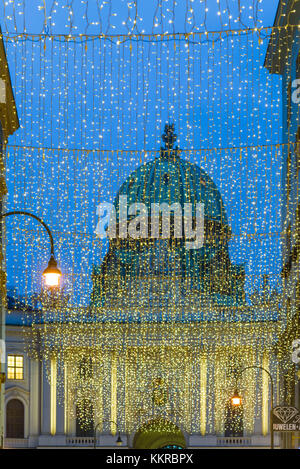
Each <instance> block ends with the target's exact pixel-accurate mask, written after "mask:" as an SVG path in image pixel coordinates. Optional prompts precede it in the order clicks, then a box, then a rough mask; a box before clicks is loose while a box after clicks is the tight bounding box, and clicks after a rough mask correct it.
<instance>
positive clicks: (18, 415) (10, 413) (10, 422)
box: [6, 399, 24, 438]
mask: <svg viewBox="0 0 300 469" xmlns="http://www.w3.org/2000/svg"><path fill="white" fill-rule="evenodd" d="M6 438H24V404H23V402H21V401H20V400H19V399H11V400H10V401H9V402H8V403H7V406H6Z"/></svg>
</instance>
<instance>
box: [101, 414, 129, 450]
mask: <svg viewBox="0 0 300 469" xmlns="http://www.w3.org/2000/svg"><path fill="white" fill-rule="evenodd" d="M103 422H106V423H113V424H114V425H115V426H116V429H117V431H118V438H117V439H116V443H117V445H118V446H121V445H122V443H123V440H122V438H121V432H120V430H119V427H118V424H117V423H116V422H114V421H113V420H102V422H98V423H97V425H96V426H95V428H94V449H96V436H97V429H98V427H99V425H101V424H102V423H103Z"/></svg>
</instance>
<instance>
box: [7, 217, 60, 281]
mask: <svg viewBox="0 0 300 469" xmlns="http://www.w3.org/2000/svg"><path fill="white" fill-rule="evenodd" d="M12 215H25V216H28V217H31V218H34V219H35V220H37V221H38V222H39V223H41V225H43V227H44V228H45V230H46V231H47V233H48V235H49V239H50V245H51V251H50V259H49V262H48V266H47V268H46V269H45V270H44V272H43V277H44V279H45V283H46V285H47V286H48V287H50V288H53V287H58V286H59V280H60V277H61V271H60V270H59V268H58V267H57V262H56V260H55V256H54V242H53V236H52V233H51V231H50V229H49V227H48V225H46V223H45V222H44V221H43V220H42V219H41V218H40V217H38V216H37V215H34V214H33V213H30V212H25V211H23V210H13V211H11V212H6V213H1V214H0V220H1V219H2V218H5V217H9V216H12Z"/></svg>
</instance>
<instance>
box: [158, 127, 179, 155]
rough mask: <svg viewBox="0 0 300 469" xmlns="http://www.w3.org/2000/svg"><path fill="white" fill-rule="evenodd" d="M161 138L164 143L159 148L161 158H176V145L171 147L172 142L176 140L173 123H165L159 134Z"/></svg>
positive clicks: (177, 153)
mask: <svg viewBox="0 0 300 469" xmlns="http://www.w3.org/2000/svg"><path fill="white" fill-rule="evenodd" d="M161 139H162V141H163V142H164V144H165V148H163V147H161V148H160V156H161V157H162V158H170V157H173V158H176V157H177V156H179V148H178V146H176V147H175V148H174V149H173V146H174V143H175V142H176V140H177V135H176V134H175V133H174V124H166V125H165V130H164V133H163V134H162V136H161Z"/></svg>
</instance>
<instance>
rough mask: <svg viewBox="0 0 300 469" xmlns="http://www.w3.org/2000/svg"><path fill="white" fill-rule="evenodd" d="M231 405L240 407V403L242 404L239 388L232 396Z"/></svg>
mask: <svg viewBox="0 0 300 469" xmlns="http://www.w3.org/2000/svg"><path fill="white" fill-rule="evenodd" d="M231 405H232V406H233V407H239V406H240V405H242V398H241V396H239V394H238V391H237V390H235V391H234V395H233V396H232V398H231Z"/></svg>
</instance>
